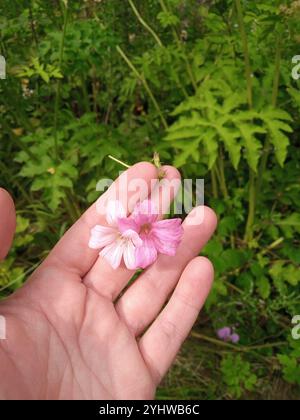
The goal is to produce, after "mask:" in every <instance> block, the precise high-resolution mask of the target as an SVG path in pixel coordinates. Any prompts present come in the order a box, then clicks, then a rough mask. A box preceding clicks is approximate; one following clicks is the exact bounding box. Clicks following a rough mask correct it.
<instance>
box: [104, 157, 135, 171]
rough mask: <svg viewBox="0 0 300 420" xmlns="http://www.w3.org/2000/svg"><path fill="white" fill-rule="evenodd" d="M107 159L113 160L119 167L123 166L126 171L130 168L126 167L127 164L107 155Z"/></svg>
mask: <svg viewBox="0 0 300 420" xmlns="http://www.w3.org/2000/svg"><path fill="white" fill-rule="evenodd" d="M108 157H109V159H111V160H113V161H114V162H117V163H119V164H120V165H122V166H124V167H125V168H127V169H128V168H130V166H129V165H127V163H125V162H122V161H121V160H119V159H117V158H115V157H113V156H112V155H108Z"/></svg>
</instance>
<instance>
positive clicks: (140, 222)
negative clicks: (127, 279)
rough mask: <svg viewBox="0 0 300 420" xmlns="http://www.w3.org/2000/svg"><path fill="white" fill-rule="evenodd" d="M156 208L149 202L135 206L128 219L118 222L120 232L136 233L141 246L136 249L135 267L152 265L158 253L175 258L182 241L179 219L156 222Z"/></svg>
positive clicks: (157, 216) (145, 201)
mask: <svg viewBox="0 0 300 420" xmlns="http://www.w3.org/2000/svg"><path fill="white" fill-rule="evenodd" d="M158 218H159V215H158V211H157V208H156V207H155V206H154V204H153V203H152V201H151V200H144V201H143V202H142V203H139V204H137V206H136V207H135V208H134V210H133V212H132V215H131V216H130V217H129V218H123V219H120V220H119V228H120V231H121V232H124V231H126V230H127V229H132V230H134V231H136V232H137V233H138V234H139V236H140V238H141V239H142V241H143V244H142V245H141V246H139V247H137V248H136V266H137V267H140V268H146V267H148V266H149V265H150V264H152V263H153V262H154V261H155V260H156V259H157V256H158V253H161V254H165V255H169V256H175V254H176V251H177V248H178V245H179V244H180V241H181V239H182V235H183V228H182V226H181V223H182V221H181V219H178V218H177V219H167V220H158Z"/></svg>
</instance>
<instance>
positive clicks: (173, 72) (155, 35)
mask: <svg viewBox="0 0 300 420" xmlns="http://www.w3.org/2000/svg"><path fill="white" fill-rule="evenodd" d="M128 2H129V4H130V6H131V8H132V10H133V12H134V14H135V15H136V17H137V19H138V21H139V22H140V23H141V25H142V26H143V27H144V28H145V29H146V31H148V32H149V33H150V34H151V35H152V36H153V38H154V39H155V41H156V42H157V44H158V45H159V46H160V47H161V48H164V45H163V43H162V40H161V39H160V37H159V36H158V35H157V33H156V32H155V31H154V30H153V29H152V28H151V26H150V25H148V23H147V22H146V21H145V20H144V19H143V17H142V16H141V14H140V13H139V11H138V9H137V8H136V6H135V4H134V2H133V0H128ZM171 73H172V75H173V77H174V79H175V83H176V84H177V86H178V88H179V89H180V90H181V91H182V93H183V95H184V97H185V98H188V93H187V91H186V89H185V87H184V86H183V85H182V84H181V83H180V80H179V78H178V75H177V74H176V72H175V71H174V69H173V67H171Z"/></svg>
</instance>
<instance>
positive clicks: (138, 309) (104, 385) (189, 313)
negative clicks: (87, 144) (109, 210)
mask: <svg viewBox="0 0 300 420" xmlns="http://www.w3.org/2000/svg"><path fill="white" fill-rule="evenodd" d="M164 170H165V173H166V177H167V178H168V179H173V178H178V177H179V174H178V172H177V170H176V169H174V168H172V167H165V168H164ZM126 174H127V177H128V180H129V181H130V180H132V179H136V178H143V179H144V180H145V181H146V182H147V184H148V185H150V182H151V180H152V179H155V178H157V169H156V168H155V167H154V166H153V165H151V164H149V163H139V164H136V165H134V166H133V167H131V168H130V169H129V170H128V171H126ZM122 176H123V175H121V177H122ZM119 186H120V179H118V180H117V181H115V183H114V188H116V190H117V189H118V188H119ZM111 191H112V189H111V188H110V189H109V190H108V191H107V192H106V193H105V194H103V196H102V197H101V198H100V200H104V199H110V194H111ZM128 195H129V196H130V195H131V196H132V195H133V193H132V192H130V191H128ZM140 198H143V199H144V198H146V197H140ZM137 199H138V198H136V200H137ZM7 208H9V207H7ZM199 210H202V211H199ZM10 211H11V210H9V211H8V213H10ZM198 211H199V216H194V217H192V215H189V216H188V217H187V219H186V220H185V222H184V223H183V227H184V236H183V240H182V242H181V244H180V246H179V248H178V251H177V255H176V257H168V256H165V255H160V256H159V258H158V259H157V261H156V262H155V263H154V264H153V265H152V266H150V267H149V268H148V269H146V270H145V271H144V272H143V273H142V274H141V275H140V277H139V278H138V280H137V281H135V282H134V283H133V284H131V285H130V287H128V288H127V289H126V290H125V291H124V288H125V287H126V286H128V283H129V281H130V279H131V278H132V276H133V274H134V272H133V271H129V270H128V269H126V267H125V266H123V265H122V266H120V267H119V268H118V269H117V270H113V269H112V268H111V266H110V265H109V264H108V263H107V262H106V261H105V260H104V259H102V258H100V257H98V251H96V250H92V249H90V248H89V247H88V242H89V235H90V229H91V228H92V227H93V226H94V225H95V224H97V223H100V224H105V217H104V216H103V217H102V216H100V215H99V214H98V213H97V212H96V204H94V205H92V206H91V208H90V209H88V210H87V211H86V213H85V214H84V215H83V216H82V217H81V218H80V219H79V220H78V221H77V223H75V225H73V227H71V229H70V230H69V231H68V232H67V233H66V234H65V235H64V237H63V238H62V239H61V240H60V241H59V243H58V244H57V245H56V246H55V248H54V249H53V250H52V252H51V253H50V254H49V256H48V257H47V258H46V260H45V261H44V262H43V263H42V264H41V266H40V267H39V268H38V269H37V270H36V271H35V272H34V273H33V275H32V276H31V278H30V279H29V280H28V281H27V282H26V283H25V285H24V286H23V287H22V288H21V289H19V290H18V291H17V292H15V293H14V294H13V295H12V296H10V297H9V298H8V299H6V300H5V301H2V302H1V304H0V314H1V315H3V316H5V319H6V324H7V325H6V331H7V339H6V340H0V377H2V378H5V381H3V382H2V383H1V385H0V398H2V399H150V398H153V397H154V395H155V390H156V387H157V385H158V384H159V383H160V381H161V379H162V378H163V376H164V375H165V373H166V372H167V370H168V368H169V367H170V365H171V363H172V361H173V360H174V358H175V356H176V354H177V352H178V350H179V349H180V347H181V345H182V343H183V341H184V340H185V338H186V337H187V335H188V333H189V331H190V329H191V328H192V325H193V323H194V321H195V320H196V318H197V316H198V313H199V311H200V309H201V307H202V306H203V304H204V302H205V299H206V297H207V295H208V293H209V290H210V287H211V284H212V280H213V268H212V265H211V263H210V262H209V261H208V260H207V259H206V258H203V257H197V255H198V254H199V251H200V250H201V248H202V247H203V246H204V245H205V243H206V242H207V241H208V240H209V238H210V237H211V235H212V234H213V232H214V230H215V227H216V217H215V214H214V213H213V211H212V210H210V209H209V208H202V209H198ZM193 212H194V213H195V212H196V210H194V211H193ZM202 213H203V220H202V217H201V214H202ZM6 217H11V216H6ZM197 217H198V220H197ZM1 224H2V221H1ZM8 242H9V241H7V242H4V248H3V250H2V254H1V255H4V254H5V253H6V250H7V244H8ZM5 244H6V245H5ZM122 291H123V293H122V295H121V296H120V293H121V292H122ZM171 294H172V296H171V298H170V300H169V301H168V303H167V305H166V306H165V307H164V304H165V303H166V301H167V300H168V298H169V296H170V295H171ZM163 307H164V308H163ZM162 308H163V309H162Z"/></svg>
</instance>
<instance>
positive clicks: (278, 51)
mask: <svg viewBox="0 0 300 420" xmlns="http://www.w3.org/2000/svg"><path fill="white" fill-rule="evenodd" d="M280 62H281V42H280V38H279V36H278V37H277V42H276V58H275V75H274V82H273V90H272V100H271V104H272V107H273V108H276V106H277V98H278V91H279V81H280ZM270 146H271V141H270V135H267V137H266V141H265V144H264V148H263V154H262V158H261V162H260V165H259V169H258V177H257V183H256V194H257V196H258V194H259V193H260V190H261V185H262V180H263V175H264V173H265V171H266V168H267V163H268V159H269V155H270Z"/></svg>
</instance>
